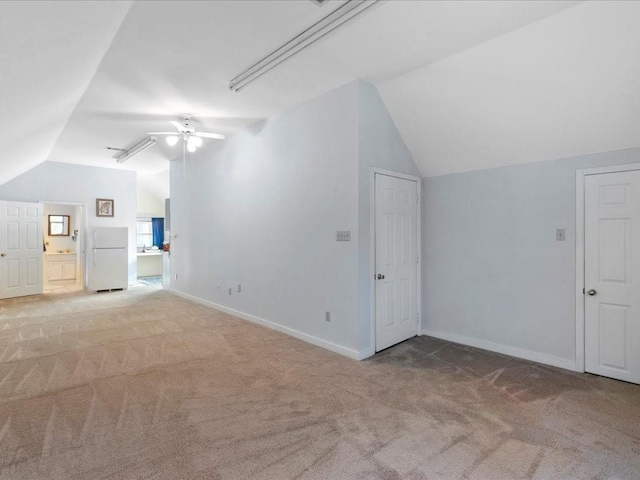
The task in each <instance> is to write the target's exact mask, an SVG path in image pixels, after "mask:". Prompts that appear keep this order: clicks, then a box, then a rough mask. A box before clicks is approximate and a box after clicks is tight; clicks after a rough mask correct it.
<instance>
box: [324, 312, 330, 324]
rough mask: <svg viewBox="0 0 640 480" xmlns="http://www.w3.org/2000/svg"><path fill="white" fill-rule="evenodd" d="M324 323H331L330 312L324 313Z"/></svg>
mask: <svg viewBox="0 0 640 480" xmlns="http://www.w3.org/2000/svg"><path fill="white" fill-rule="evenodd" d="M324 321H325V322H330V321H331V312H324Z"/></svg>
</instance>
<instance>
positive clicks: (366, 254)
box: [356, 79, 422, 351]
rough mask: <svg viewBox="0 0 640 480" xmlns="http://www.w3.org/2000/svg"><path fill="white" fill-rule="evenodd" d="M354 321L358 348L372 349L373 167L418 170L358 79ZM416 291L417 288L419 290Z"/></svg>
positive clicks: (374, 93)
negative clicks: (355, 314) (356, 311)
mask: <svg viewBox="0 0 640 480" xmlns="http://www.w3.org/2000/svg"><path fill="white" fill-rule="evenodd" d="M356 85H357V88H358V129H357V132H358V170H359V174H358V198H359V204H358V218H359V225H358V228H359V236H358V325H359V329H358V332H359V349H360V351H369V350H372V349H373V350H375V345H374V343H375V340H374V332H373V325H372V320H371V319H372V313H373V312H372V292H371V289H372V285H371V275H372V272H371V261H372V260H371V258H372V254H373V252H372V248H371V226H372V224H371V214H372V192H373V185H372V175H371V171H372V168H373V167H378V168H383V169H385V170H390V171H393V172H398V173H404V174H408V175H415V176H417V177H420V178H422V174H421V172H420V170H419V169H418V167H417V165H416V164H415V162H414V160H413V156H412V155H411V152H410V151H409V148H408V147H407V145H406V144H405V142H404V139H403V138H402V136H401V135H400V132H399V131H398V129H397V128H396V125H395V123H394V122H393V119H392V117H391V115H390V114H389V111H388V110H387V108H386V106H385V104H384V102H383V100H382V97H381V96H380V94H379V93H378V89H377V88H376V86H375V85H373V84H371V83H369V82H366V81H364V80H360V79H358V80H357V81H356ZM419 294H420V292H419Z"/></svg>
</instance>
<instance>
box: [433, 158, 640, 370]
mask: <svg viewBox="0 0 640 480" xmlns="http://www.w3.org/2000/svg"><path fill="white" fill-rule="evenodd" d="M633 162H640V149H631V150H621V151H616V152H609V153H602V154H595V155H587V156H581V157H573V158H568V159H561V160H554V161H547V162H539V163H533V164H527V165H519V166H511V167H501V168H495V169H490V170H482V171H476V172H468V173H461V174H453V175H446V176H440V177H430V178H425V179H424V204H423V212H424V213H423V217H424V221H423V270H424V273H423V279H424V284H423V285H424V287H423V312H424V319H423V328H424V329H426V330H427V333H431V334H436V335H438V336H444V337H445V338H450V339H453V340H457V341H461V342H463V343H472V344H476V345H479V346H484V347H487V348H494V347H499V348H500V349H502V351H505V352H507V353H512V354H516V355H523V356H528V357H529V358H532V359H535V360H538V361H541V362H545V363H550V364H555V365H558V366H563V367H566V368H573V366H574V364H575V215H576V209H575V172H576V170H577V169H582V168H591V167H598V166H604V165H616V164H623V163H633ZM557 228H564V229H566V241H564V242H557V241H556V239H555V238H556V229H557ZM486 342H489V343H486ZM492 344H493V345H492ZM503 347H506V349H505V348H503Z"/></svg>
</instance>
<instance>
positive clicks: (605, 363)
mask: <svg viewBox="0 0 640 480" xmlns="http://www.w3.org/2000/svg"><path fill="white" fill-rule="evenodd" d="M578 173H579V176H578V186H579V187H580V186H581V187H582V188H579V189H578V196H579V197H580V196H582V198H581V199H580V198H578V203H577V205H578V206H579V207H581V208H579V210H580V209H581V210H582V212H579V214H578V218H577V220H578V229H577V231H578V249H577V250H578V253H577V255H580V256H581V257H582V258H580V257H578V258H577V262H576V263H577V265H578V271H577V278H578V281H582V286H581V287H580V289H581V293H582V295H581V298H579V299H578V301H577V307H578V308H577V311H578V313H577V315H576V319H577V329H576V331H577V333H578V335H577V342H576V351H577V355H576V357H577V361H579V360H580V353H582V352H583V362H584V363H583V364H579V365H578V366H579V367H583V370H584V371H586V372H590V373H594V374H597V375H602V376H606V377H610V378H615V379H618V380H624V381H627V382H633V383H640V282H638V281H637V279H638V278H639V277H640V166H638V165H630V166H621V167H612V168H610V169H608V168H605V169H595V170H591V171H589V170H587V171H582V172H578ZM581 334H582V335H581ZM581 336H582V337H583V338H582V345H580V337H581Z"/></svg>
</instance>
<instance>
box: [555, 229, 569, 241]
mask: <svg viewBox="0 0 640 480" xmlns="http://www.w3.org/2000/svg"><path fill="white" fill-rule="evenodd" d="M566 239H567V236H566V233H565V230H564V228H558V229H556V241H558V242H564V241H565V240H566Z"/></svg>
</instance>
